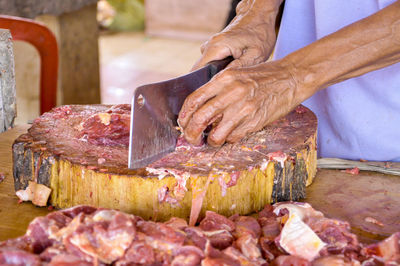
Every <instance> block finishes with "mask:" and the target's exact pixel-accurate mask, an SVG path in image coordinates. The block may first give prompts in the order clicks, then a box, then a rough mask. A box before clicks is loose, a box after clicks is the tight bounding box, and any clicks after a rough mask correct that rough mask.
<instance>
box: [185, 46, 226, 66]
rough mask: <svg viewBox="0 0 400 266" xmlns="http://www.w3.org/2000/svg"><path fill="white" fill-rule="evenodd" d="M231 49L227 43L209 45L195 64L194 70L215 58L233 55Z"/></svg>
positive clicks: (219, 58) (220, 58)
mask: <svg viewBox="0 0 400 266" xmlns="http://www.w3.org/2000/svg"><path fill="white" fill-rule="evenodd" d="M231 55H232V53H231V50H230V49H229V47H228V46H225V45H209V46H207V47H206V48H205V49H204V52H203V54H202V56H201V57H200V59H199V60H198V61H197V62H196V63H195V64H194V65H193V67H192V71H194V70H196V69H199V68H201V67H203V66H205V65H207V64H208V63H209V62H211V61H214V60H222V59H225V58H227V57H228V56H231Z"/></svg>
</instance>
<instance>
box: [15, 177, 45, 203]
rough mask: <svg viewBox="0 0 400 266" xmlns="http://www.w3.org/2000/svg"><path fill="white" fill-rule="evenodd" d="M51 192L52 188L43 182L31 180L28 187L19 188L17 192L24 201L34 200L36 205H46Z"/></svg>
mask: <svg viewBox="0 0 400 266" xmlns="http://www.w3.org/2000/svg"><path fill="white" fill-rule="evenodd" d="M50 193H51V188H48V187H46V186H45V185H43V184H38V183H36V182H33V181H29V183H28V187H27V188H26V189H21V190H18V191H17V192H16V193H15V194H16V195H17V197H18V198H19V199H20V200H22V201H32V203H33V204H34V205H36V206H42V207H43V206H46V205H47V201H48V199H49V196H50Z"/></svg>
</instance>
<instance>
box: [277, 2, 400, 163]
mask: <svg viewBox="0 0 400 266" xmlns="http://www.w3.org/2000/svg"><path fill="white" fill-rule="evenodd" d="M393 2H395V0H386V1H384V0H381V1H379V0H347V1H344V0H286V2H285V9H284V14H283V17H282V23H281V27H280V31H279V35H278V40H277V44H276V50H275V58H276V59H279V58H282V57H284V56H286V55H287V54H289V53H291V52H293V51H296V50H297V49H299V48H302V47H303V46H306V45H308V44H310V43H312V42H314V41H316V40H318V39H320V38H322V37H324V36H326V35H328V34H330V33H333V32H335V31H337V30H339V29H340V28H342V27H344V26H346V25H349V24H351V23H353V22H355V21H358V20H360V19H363V18H365V17H367V16H369V15H371V14H373V13H376V12H377V11H379V10H380V9H382V8H384V7H386V6H387V5H389V4H391V3H393ZM327 52H329V51H327ZM303 104H304V105H305V106H307V107H308V108H310V109H311V110H312V111H313V112H314V113H315V114H316V115H317V117H318V154H319V156H320V157H337V158H344V159H353V160H359V159H365V160H375V161H400V63H397V64H394V65H391V66H389V67H386V68H383V69H380V70H377V71H373V72H370V73H367V74H365V75H363V76H360V77H357V78H353V79H349V80H347V81H344V82H341V83H338V84H335V85H333V86H330V87H328V88H326V89H324V90H322V91H319V92H318V93H316V94H315V95H313V96H312V97H311V98H310V99H308V100H306V101H305V102H304V103H303Z"/></svg>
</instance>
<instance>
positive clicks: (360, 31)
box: [282, 1, 400, 100]
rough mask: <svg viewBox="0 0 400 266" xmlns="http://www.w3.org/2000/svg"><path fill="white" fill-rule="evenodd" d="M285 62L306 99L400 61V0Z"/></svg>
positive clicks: (291, 56)
mask: <svg viewBox="0 0 400 266" xmlns="http://www.w3.org/2000/svg"><path fill="white" fill-rule="evenodd" d="M282 61H283V62H285V63H287V64H288V66H289V69H290V71H291V73H292V75H293V77H294V78H295V79H296V81H297V84H298V87H299V90H301V91H299V93H300V94H301V95H302V98H304V99H306V98H308V97H310V96H311V95H312V94H314V93H315V92H316V91H317V90H319V89H322V88H326V87H327V86H329V85H332V84H335V83H338V82H340V81H343V80H346V79H349V78H352V77H356V76H360V75H362V74H365V73H367V72H370V71H373V70H376V69H380V68H383V67H385V66H389V65H391V64H394V63H397V62H400V1H397V2H395V3H394V4H392V5H390V6H388V7H386V8H384V9H382V10H380V11H379V12H377V13H375V14H373V15H371V16H369V17H367V18H365V19H362V20H360V21H358V22H356V23H353V24H351V25H349V26H347V27H345V28H343V29H341V30H339V31H337V32H335V33H332V34H330V35H328V36H326V37H324V38H322V39H320V40H318V41H316V42H314V43H312V44H310V45H308V46H306V47H304V48H302V49H300V50H298V51H296V52H293V53H292V54H289V55H288V56H286V57H285V58H283V59H282ZM304 99H302V100H304Z"/></svg>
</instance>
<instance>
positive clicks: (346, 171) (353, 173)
mask: <svg viewBox="0 0 400 266" xmlns="http://www.w3.org/2000/svg"><path fill="white" fill-rule="evenodd" d="M342 172H343V173H347V174H352V175H358V174H359V173H360V169H359V168H358V167H354V168H351V169H346V170H342Z"/></svg>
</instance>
